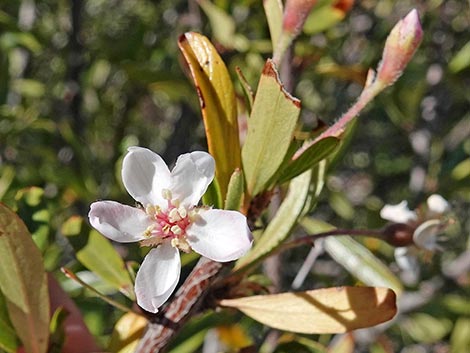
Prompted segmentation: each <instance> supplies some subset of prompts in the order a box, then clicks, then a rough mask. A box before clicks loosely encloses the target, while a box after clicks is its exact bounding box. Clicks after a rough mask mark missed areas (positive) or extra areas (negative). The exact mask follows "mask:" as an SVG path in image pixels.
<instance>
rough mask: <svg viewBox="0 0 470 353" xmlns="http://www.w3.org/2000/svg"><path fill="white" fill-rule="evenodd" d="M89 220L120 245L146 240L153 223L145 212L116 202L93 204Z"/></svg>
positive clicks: (94, 226) (98, 229)
mask: <svg viewBox="0 0 470 353" xmlns="http://www.w3.org/2000/svg"><path fill="white" fill-rule="evenodd" d="M88 218H89V219H90V223H91V225H92V226H93V228H95V229H96V230H97V231H98V232H100V233H101V234H103V235H104V236H105V237H107V238H109V239H111V240H114V241H117V242H120V243H130V242H136V241H140V240H142V239H144V238H145V237H144V235H143V234H144V232H145V230H146V229H147V227H149V226H150V225H151V224H152V223H153V222H152V220H151V219H150V218H149V216H148V215H147V214H146V213H145V211H143V210H141V209H138V208H135V207H130V206H126V205H122V204H120V203H119V202H115V201H98V202H94V203H92V204H91V206H90V212H89V213H88Z"/></svg>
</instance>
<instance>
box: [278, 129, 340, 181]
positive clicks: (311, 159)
mask: <svg viewBox="0 0 470 353" xmlns="http://www.w3.org/2000/svg"><path fill="white" fill-rule="evenodd" d="M339 142H340V140H339V139H337V138H336V137H327V138H324V139H321V140H320V141H318V142H316V143H315V144H313V145H311V146H310V147H309V148H307V149H306V150H305V151H304V152H303V153H302V154H300V155H299V157H298V158H296V159H293V160H292V161H291V162H290V163H288V164H287V165H286V167H284V168H282V173H281V176H280V177H279V179H278V183H280V184H281V183H285V182H286V181H289V180H290V179H292V178H294V177H296V176H297V175H300V174H301V173H303V172H305V171H306V170H309V169H311V168H313V167H314V166H315V165H317V164H318V163H320V161H321V160H322V159H324V158H327V157H328V156H330V155H331V154H332V153H333V152H334V151H335V150H336V147H337V146H338V145H339Z"/></svg>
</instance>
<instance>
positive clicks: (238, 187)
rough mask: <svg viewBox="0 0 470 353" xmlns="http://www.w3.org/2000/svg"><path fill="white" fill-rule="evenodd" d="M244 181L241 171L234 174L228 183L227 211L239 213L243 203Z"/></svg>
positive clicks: (238, 170)
mask: <svg viewBox="0 0 470 353" xmlns="http://www.w3.org/2000/svg"><path fill="white" fill-rule="evenodd" d="M243 190H244V180H243V173H242V171H241V170H240V169H237V170H235V171H234V172H233V174H232V176H231V177H230V182H229V183H228V190H227V198H226V199H225V207H224V208H225V209H226V210H236V211H238V210H239V209H240V207H241V205H242V201H243Z"/></svg>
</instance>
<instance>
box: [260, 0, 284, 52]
mask: <svg viewBox="0 0 470 353" xmlns="http://www.w3.org/2000/svg"><path fill="white" fill-rule="evenodd" d="M263 6H264V12H265V13H266V19H267V20H268V27H269V33H270V34H271V42H272V43H273V52H275V51H276V46H277V45H278V43H279V38H280V37H281V33H282V2H281V0H263Z"/></svg>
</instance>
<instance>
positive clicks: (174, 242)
mask: <svg viewBox="0 0 470 353" xmlns="http://www.w3.org/2000/svg"><path fill="white" fill-rule="evenodd" d="M179 243H180V241H179V239H178V238H173V239H171V242H170V244H171V246H172V247H174V248H178V245H179Z"/></svg>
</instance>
